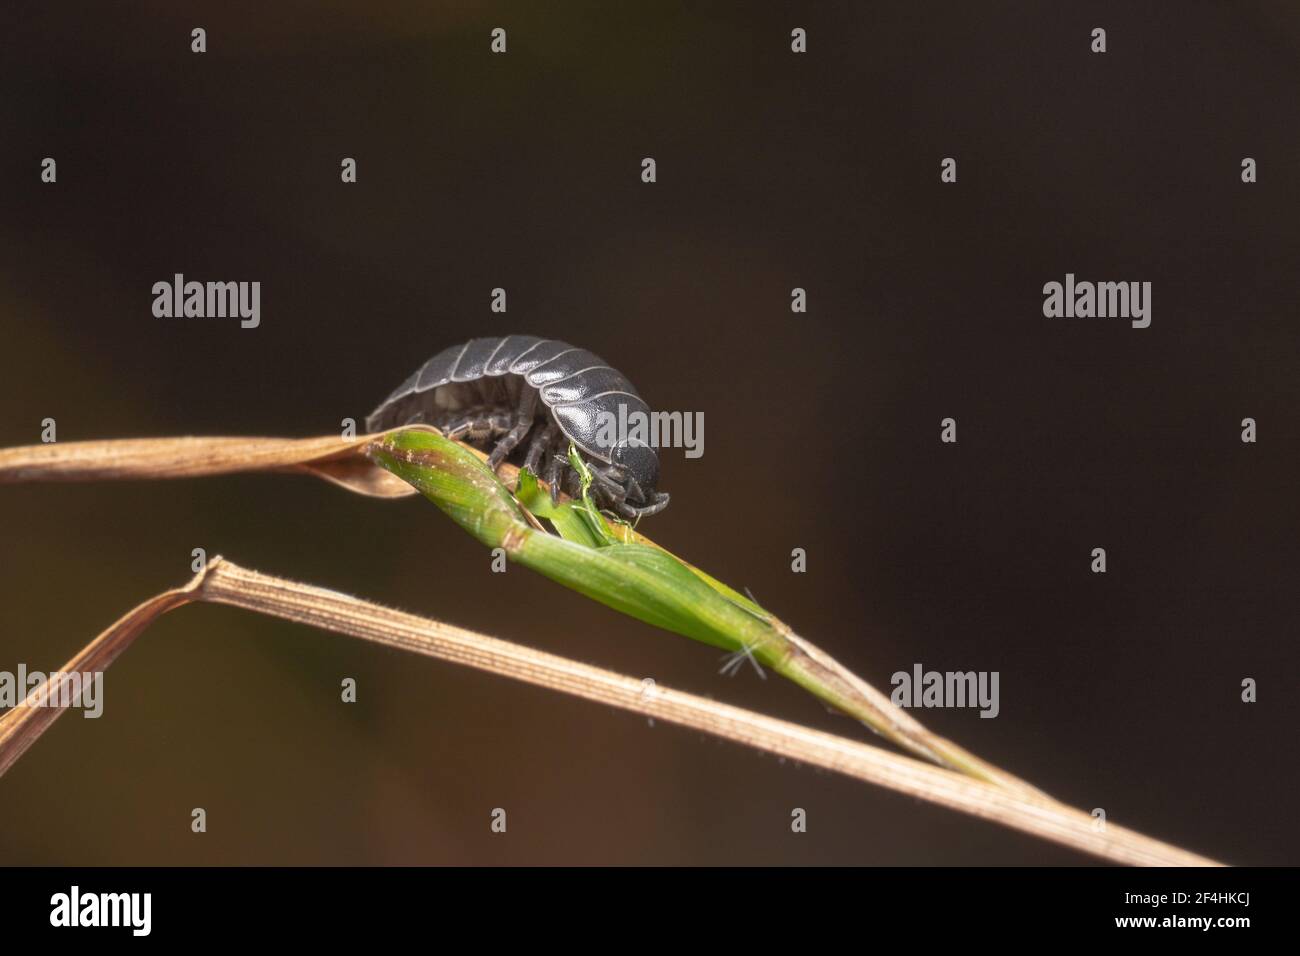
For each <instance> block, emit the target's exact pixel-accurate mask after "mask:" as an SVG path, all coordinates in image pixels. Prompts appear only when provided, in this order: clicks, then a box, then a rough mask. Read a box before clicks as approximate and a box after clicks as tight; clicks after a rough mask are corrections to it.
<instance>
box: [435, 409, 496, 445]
mask: <svg viewBox="0 0 1300 956" xmlns="http://www.w3.org/2000/svg"><path fill="white" fill-rule="evenodd" d="M437 424H438V430H439V431H441V432H442V433H443V434H444V435H446V436H447V437H448V438H454V439H455V440H456V441H465V442H471V443H472V442H475V441H482V440H483V439H484V438H490V437H491V436H492V433H493V425H494V421H493V415H492V410H491V409H488V408H482V407H475V408H467V409H463V410H461V411H458V412H448V413H447V414H446V415H444V416H442V417H441V418H440V419H439V420H438V423H437ZM496 424H501V423H500V422H497V423H496ZM505 427H509V425H508V424H507V425H506V426H505Z"/></svg>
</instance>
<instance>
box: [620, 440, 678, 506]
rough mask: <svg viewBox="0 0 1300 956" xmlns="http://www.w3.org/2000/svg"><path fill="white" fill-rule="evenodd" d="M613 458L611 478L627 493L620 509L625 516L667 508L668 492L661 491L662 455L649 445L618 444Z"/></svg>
mask: <svg viewBox="0 0 1300 956" xmlns="http://www.w3.org/2000/svg"><path fill="white" fill-rule="evenodd" d="M610 459H611V461H612V463H613V466H614V467H613V468H612V469H611V474H610V477H611V478H613V479H614V481H616V482H617V483H618V484H619V486H620V487H621V488H622V489H623V492H624V493H625V497H624V500H623V502H622V504H621V506H620V507H618V509H617V510H618V511H619V513H620V514H622V515H623V517H625V518H640V517H643V516H645V515H652V514H658V513H659V512H660V511H663V510H664V508H666V507H668V493H667V492H664V491H658V490H657V488H658V485H659V456H658V455H657V454H655V450H654V449H653V448H651V447H650V446H649V445H640V444H630V445H619V446H618V447H616V448H615V449H614V452H613V454H612V455H610Z"/></svg>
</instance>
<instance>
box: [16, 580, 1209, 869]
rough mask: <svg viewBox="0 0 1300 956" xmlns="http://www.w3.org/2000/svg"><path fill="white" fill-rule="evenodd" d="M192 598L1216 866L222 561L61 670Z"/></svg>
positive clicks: (947, 803)
mask: <svg viewBox="0 0 1300 956" xmlns="http://www.w3.org/2000/svg"><path fill="white" fill-rule="evenodd" d="M190 601H209V602H214V603H218V604H228V605H233V606H235V607H241V608H245V609H247V610H250V611H256V612H259V613H262V614H268V615H271V616H274V617H278V618H283V619H285V620H288V621H294V622H298V623H302V624H309V625H312V626H314V627H318V628H322V629H324V630H328V631H333V632H336V633H339V634H347V635H350V636H352V637H358V638H361V639H363V640H368V641H373V642H375V643H377V644H384V645H386V646H388V647H395V648H399V649H401V650H406V651H412V652H414V653H417V654H423V655H426V656H428V657H435V658H438V659H440V660H444V661H450V662H453V663H457V664H465V665H467V666H469V667H473V668H476V669H478V670H482V671H487V672H489V673H493V674H499V675H501V676H504V677H510V678H513V679H515V680H520V681H524V682H526V683H529V684H534V685H536V686H539V687H546V688H549V689H551V690H556V691H560V692H562V693H566V694H571V695H573V696H576V697H582V698H585V699H587V700H591V701H596V702H599V703H604V704H609V705H611V706H614V707H618V708H621V709H623V710H626V711H631V712H633V713H638V714H643V715H645V716H647V717H653V718H654V719H656V720H662V721H666V722H668V723H673V724H678V725H680V726H683V727H689V728H691V729H693V730H698V731H702V732H704V733H709V734H713V735H714V736H717V737H721V738H723V739H725V740H731V741H734V742H736V743H739V744H744V745H746V746H750V747H754V748H756V749H759V750H764V751H767V752H768V753H773V754H777V755H779V756H782V757H787V758H789V759H791V760H796V761H799V762H801V763H805V764H810V765H813V766H817V767H822V768H825V769H827V770H833V771H835V772H837V773H841V774H844V775H846V776H849V777H852V778H854V779H857V780H862V781H865V782H868V783H874V784H876V785H878V786H882V787H885V788H887V789H890V790H893V791H896V792H898V793H903V794H907V795H909V796H912V797H916V798H918V799H921V800H925V801H928V802H930V803H934V804H937V805H939V806H944V807H948V808H949V809H952V810H956V811H958V812H961V813H966V814H969V815H970V816H974V817H979V818H981V819H984V820H988V821H991V822H993V823H997V824H1000V825H1002V826H1006V827H1009V828H1011V829H1015V830H1020V831H1022V832H1025V833H1029V834H1032V835H1034V836H1038V837H1041V838H1043V839H1045V840H1050V841H1052V842H1055V843H1059V844H1061V845H1064V846H1068V847H1072V848H1074V849H1077V850H1081V851H1083V852H1085V853H1090V854H1093V855H1095V856H1098V857H1101V858H1102V859H1105V860H1109V861H1112V862H1115V863H1125V864H1133V865H1147V866H1217V865H1219V864H1217V863H1215V861H1213V860H1209V859H1207V858H1205V857H1201V856H1198V855H1196V854H1194V853H1189V852H1187V851H1185V850H1181V849H1179V848H1177V847H1174V846H1171V845H1169V844H1167V843H1162V842H1160V841H1158V840H1153V839H1151V838H1150V837H1146V836H1143V835H1142V834H1140V833H1136V832H1134V831H1132V830H1129V829H1126V828H1124V827H1119V826H1114V825H1111V824H1107V825H1106V826H1105V827H1104V828H1099V827H1098V825H1097V823H1096V821H1094V820H1093V819H1092V818H1091V817H1089V816H1088V815H1087V814H1085V813H1083V812H1081V811H1079V810H1072V809H1069V808H1067V807H1064V806H1062V805H1061V804H1059V803H1057V802H1055V801H1052V800H1048V799H1045V798H1039V797H1035V796H1033V795H1032V794H1025V793H1019V792H1013V791H1009V790H1007V789H1005V788H1002V787H999V786H996V785H993V784H988V783H982V782H979V781H976V780H972V779H970V778H969V777H964V776H962V775H961V774H958V773H955V772H953V771H950V770H944V769H941V768H938V767H932V766H930V765H928V764H925V763H922V762H921V761H919V760H915V759H913V758H910V757H903V756H899V755H897V754H893V753H890V752H888V751H885V750H882V749H880V748H878V747H873V746H871V745H868V744H863V743H860V742H858V741H855V740H849V739H847V738H843V737H837V736H834V735H832V734H827V733H824V732H822V731H818V730H813V729H811V728H808V727H801V726H799V725H797V724H793V723H790V722H788V721H783V720H777V719H775V718H772V717H766V716H764V715H762V714H758V713H754V712H752V711H748V710H744V709H741V708H739V707H732V706H729V705H727V704H721V703H718V702H717V701H713V700H709V699H707V698H704V697H698V696H696V695H694V694H687V693H683V692H681V691H676V690H672V689H670V688H667V687H662V686H656V687H653V688H649V687H647V685H645V684H644V683H643V682H642V681H641V680H639V679H637V678H635V677H630V676H628V675H625V674H618V673H615V672H613V671H608V670H604V669H602V668H598V667H592V666H590V665H588V664H583V663H580V662H578V661H573V660H569V659H567V658H564V657H559V656H557V655H554V654H547V653H544V652H541V651H536V650H532V649H530V648H527V647H522V646H520V645H518V644H512V643H510V642H508V641H502V640H499V639H496V638H492V637H487V636H484V635H482V634H476V633H474V632H473V631H467V630H465V629H463V628H459V627H455V626H453V625H450V624H444V623H442V622H440V621H434V620H429V619H427V618H421V617H417V616H415V615H412V614H405V613H403V612H400V611H395V610H392V609H389V608H385V607H382V606H380V605H376V604H371V603H369V602H366V601H362V600H359V599H357V598H353V597H349V596H348V595H345V594H340V593H337V592H335V591H329V590H325V589H323V588H317V587H312V586H309V585H305V584H298V583H296V582H293V581H288V580H284V579H282V578H275V577H271V576H269V575H265V574H260V573H258V572H256V571H250V570H247V569H245V568H241V567H239V566H237V565H235V564H232V563H231V562H229V561H225V560H223V559H221V558H220V557H217V558H214V559H213V560H212V561H211V562H209V564H208V566H207V568H206V570H205V571H204V572H202V573H200V574H199V575H197V576H196V577H195V578H194V580H193V581H191V582H190V584H189V585H188V586H187V587H184V588H180V589H177V590H172V591H166V592H164V593H163V594H160V595H158V596H157V597H155V598H153V599H152V600H150V601H146V602H145V603H144V604H141V605H140V606H138V607H137V608H135V609H134V610H132V611H131V612H130V613H128V614H127V615H126V616H125V617H123V618H122V619H121V620H119V621H117V623H115V624H114V625H113V626H112V627H110V628H109V629H108V630H106V631H105V632H104V633H102V634H101V635H99V637H97V638H96V639H95V640H94V641H92V642H91V643H90V644H89V645H88V646H87V647H86V648H85V649H84V650H83V651H82V652H81V653H80V654H78V655H77V656H76V657H74V658H73V659H72V660H71V661H69V662H68V663H67V664H65V665H64V667H63V671H64V672H70V671H73V670H81V671H87V670H90V671H95V670H101V671H102V670H104V669H105V668H107V667H108V666H109V664H111V663H112V662H113V661H114V660H115V659H116V658H117V656H118V655H119V654H121V653H122V651H124V650H125V649H126V648H127V647H128V646H129V645H130V644H131V642H132V641H134V640H135V638H136V637H137V636H138V635H139V634H140V633H141V632H142V631H143V630H144V629H145V628H146V627H147V626H148V625H149V623H150V622H151V621H153V620H154V619H155V618H156V617H158V616H159V615H160V614H162V613H164V612H165V611H168V610H171V609H172V608H175V607H178V606H180V605H182V604H186V603H189V602H190ZM31 702H32V698H29V699H28V701H26V702H24V703H23V704H21V705H20V706H18V707H16V708H15V709H14V710H12V711H10V712H9V713H7V714H5V715H4V716H3V717H0V774H3V773H4V772H5V771H6V770H8V768H9V767H10V766H12V765H13V763H14V761H16V760H17V759H18V757H19V756H21V755H22V753H23V752H24V751H25V750H26V749H27V748H28V747H30V746H31V744H32V743H33V742H34V741H35V740H36V739H37V738H38V737H39V736H40V735H41V734H42V733H43V732H44V731H45V730H46V729H47V728H48V727H49V726H50V725H51V724H52V723H53V722H54V720H55V719H57V718H58V716H59V714H60V713H61V712H62V711H61V710H59V709H57V708H44V707H35V706H32V703H31Z"/></svg>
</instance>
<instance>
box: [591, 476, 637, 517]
mask: <svg viewBox="0 0 1300 956" xmlns="http://www.w3.org/2000/svg"><path fill="white" fill-rule="evenodd" d="M591 474H592V477H593V479H594V480H593V481H592V483H591V491H592V497H593V498H594V499H595V500H596V503H597V504H598V505H600V506H601V507H602V508H608V509H610V510H611V511H616V512H618V513H619V514H620V515H622V516H623V517H625V518H628V517H631V515H630V514H629V509H628V505H627V489H626V488H624V487H623V486H622V485H620V484H619V483H618V482H617V481H615V480H614V479H613V478H611V477H610V476H609V473H608V466H607V465H606V466H601V465H593V466H592V468H591Z"/></svg>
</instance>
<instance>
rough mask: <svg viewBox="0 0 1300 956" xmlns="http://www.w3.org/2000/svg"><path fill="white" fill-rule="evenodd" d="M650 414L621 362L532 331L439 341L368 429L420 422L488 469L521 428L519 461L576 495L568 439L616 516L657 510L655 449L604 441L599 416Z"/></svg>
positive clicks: (661, 499)
mask: <svg viewBox="0 0 1300 956" xmlns="http://www.w3.org/2000/svg"><path fill="white" fill-rule="evenodd" d="M620 406H623V407H624V408H623V411H624V414H625V416H627V415H631V414H640V415H644V416H647V417H648V416H649V415H650V408H649V406H648V405H646V403H645V402H644V401H643V400H642V399H641V396H640V395H638V394H637V391H636V389H635V388H634V387H633V386H632V383H631V382H629V381H628V380H627V377H626V376H624V375H623V374H622V373H621V372H619V371H617V370H616V369H613V368H611V367H610V366H609V365H607V364H606V363H605V362H604V360H602V359H601V358H600V357H599V356H597V355H594V354H592V353H591V352H589V351H587V350H586V349H580V348H575V347H574V346H572V345H569V344H568V343H566V342H559V341H556V340H554V339H542V338H538V337H537V336H533V335H507V336H504V337H497V338H480V339H471V340H470V341H468V342H466V343H464V344H463V345H455V346H452V347H451V348H448V349H444V350H443V351H441V352H439V353H438V354H437V355H435V356H434V357H433V358H431V359H429V361H427V362H425V363H424V364H423V365H422V366H420V368H419V369H417V370H416V371H415V372H414V373H413V374H412V375H411V377H410V378H408V379H407V380H406V381H405V382H403V383H402V384H401V385H399V386H398V387H397V388H396V389H395V390H394V391H393V394H391V395H389V396H388V398H386V399H384V401H383V402H382V403H380V405H379V407H378V408H376V409H375V410H374V411H373V412H371V414H370V415H369V417H367V418H366V428H367V429H368V430H369V431H371V432H376V431H383V430H384V429H388V428H396V427H398V426H400V425H409V424H415V423H419V422H424V423H427V424H430V425H433V426H434V427H436V428H437V429H439V430H440V431H441V432H442V433H443V434H445V435H447V436H448V437H450V438H458V439H461V440H462V441H466V442H468V443H470V444H473V445H475V446H476V447H478V448H481V449H482V450H484V451H487V450H488V448H489V447H490V448H491V452H490V454H489V457H488V464H489V465H490V466H491V467H492V468H493V469H494V470H495V469H496V468H497V467H498V466H499V465H500V464H501V463H502V462H504V461H506V460H507V459H508V458H509V457H510V456H511V455H512V453H515V452H516V449H519V448H521V447H522V443H523V441H524V439H525V438H527V437H528V435H529V433H530V432H531V433H532V438H531V440H530V441H529V442H528V444H527V446H526V451H525V453H524V454H523V455H522V461H521V462H520V463H521V464H522V465H524V466H525V467H527V468H528V469H529V470H531V471H532V472H533V473H534V474H539V475H541V476H542V477H543V478H545V480H546V481H547V483H548V484H549V485H550V487H551V494H552V495H555V494H557V493H558V491H559V490H560V489H561V488H563V489H564V490H565V491H566V492H567V493H568V494H570V495H576V494H577V493H578V490H579V480H578V476H577V473H576V472H575V471H574V470H573V468H572V467H571V466H570V464H569V461H568V448H569V443H570V442H572V443H573V445H574V446H575V447H576V448H577V449H578V452H579V454H580V455H581V456H582V458H583V460H584V461H585V462H586V463H587V465H588V467H589V468H590V469H591V472H592V476H593V481H592V485H591V494H592V497H593V499H594V500H595V501H596V503H597V504H598V505H599V506H600V507H602V508H609V509H611V510H613V511H615V512H617V513H618V514H620V515H622V516H623V517H625V518H639V517H641V516H643V515H650V514H655V513H656V512H658V511H662V510H663V509H664V508H665V507H666V506H667V504H668V495H667V494H666V493H665V492H662V491H658V490H656V489H657V485H658V483H659V457H658V455H657V453H656V452H655V449H654V448H653V447H651V446H650V445H648V444H641V443H636V442H630V443H629V442H619V441H615V442H611V441H610V440H609V436H608V432H606V431H603V430H602V429H601V428H600V427H599V423H600V421H601V420H602V418H603V417H604V416H614V417H615V418H618V417H619V413H620Z"/></svg>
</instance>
